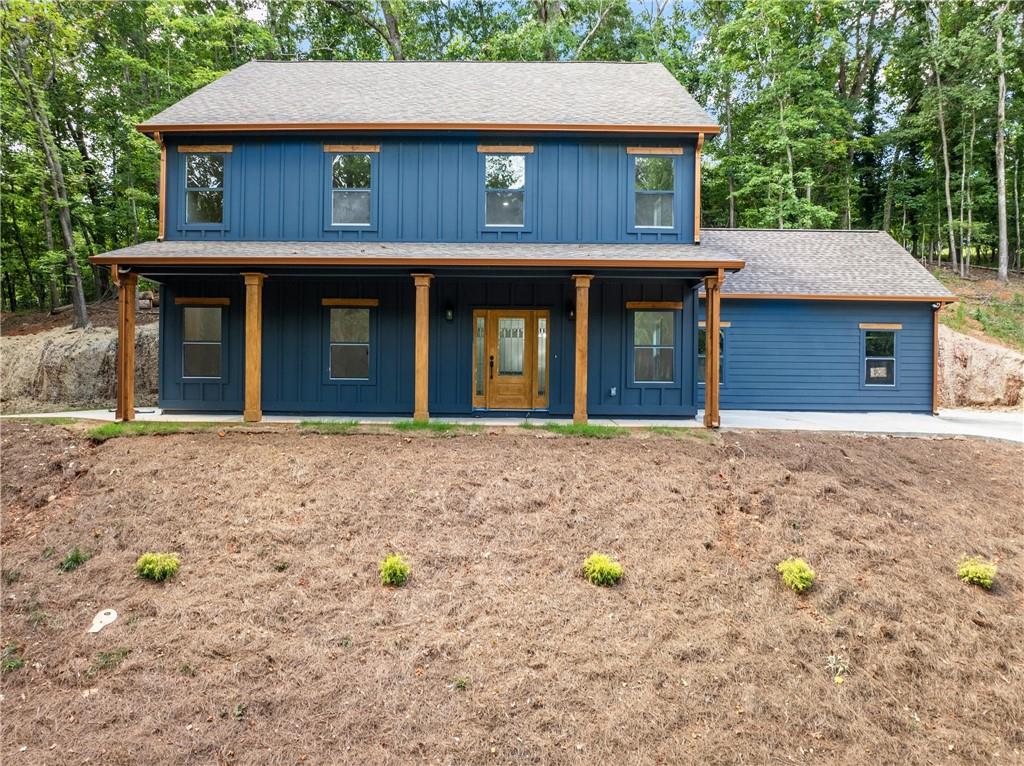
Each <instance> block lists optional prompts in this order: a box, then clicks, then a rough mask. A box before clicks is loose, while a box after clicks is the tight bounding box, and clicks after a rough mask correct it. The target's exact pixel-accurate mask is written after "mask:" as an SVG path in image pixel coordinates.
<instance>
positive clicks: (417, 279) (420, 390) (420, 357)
mask: <svg viewBox="0 0 1024 766" xmlns="http://www.w3.org/2000/svg"><path fill="white" fill-rule="evenodd" d="M433 278H434V275H433V274H413V275H412V280H413V284H414V285H415V286H416V376H415V377H416V384H415V396H414V404H413V411H412V419H413V420H417V421H427V420H429V419H430V409H429V404H428V403H429V401H430V282H431V280H432V279H433Z"/></svg>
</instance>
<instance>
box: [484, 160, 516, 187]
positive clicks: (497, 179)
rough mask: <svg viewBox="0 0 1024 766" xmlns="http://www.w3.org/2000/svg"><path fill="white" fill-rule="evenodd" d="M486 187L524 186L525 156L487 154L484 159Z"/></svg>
mask: <svg viewBox="0 0 1024 766" xmlns="http://www.w3.org/2000/svg"><path fill="white" fill-rule="evenodd" d="M484 164H485V166H486V180H485V183H484V185H485V186H486V187H487V188H488V189H522V188H523V187H524V186H526V157H524V156H523V155H522V154H488V155H487V158H486V160H484Z"/></svg>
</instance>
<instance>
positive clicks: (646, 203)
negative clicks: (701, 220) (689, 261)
mask: <svg viewBox="0 0 1024 766" xmlns="http://www.w3.org/2000/svg"><path fill="white" fill-rule="evenodd" d="M675 188H676V160H675V158H674V157H643V156H638V157H636V158H635V160H634V165H633V193H634V194H635V195H636V196H635V200H634V203H635V204H634V211H635V213H634V221H633V225H634V226H636V227H638V228H640V227H644V228H652V229H671V228H674V227H675V219H674V216H673V210H674V209H675Z"/></svg>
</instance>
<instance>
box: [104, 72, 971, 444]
mask: <svg viewBox="0 0 1024 766" xmlns="http://www.w3.org/2000/svg"><path fill="white" fill-rule="evenodd" d="M139 130H141V131H142V132H144V133H146V134H147V135H150V136H152V137H153V139H154V140H156V141H157V142H158V143H159V144H160V149H161V160H160V169H161V172H160V222H159V226H160V236H159V239H158V240H157V241H155V242H147V243H144V244H141V245H137V246H133V247H128V248H124V249H121V250H116V251H113V252H110V253H106V254H104V255H101V256H97V257H95V258H94V259H93V261H94V262H96V263H102V264H109V265H111V266H112V267H114V271H116V274H117V277H118V281H119V284H120V295H121V309H122V310H121V314H122V318H121V322H120V325H119V326H120V332H121V340H122V343H121V344H120V347H121V351H120V353H119V358H118V373H119V377H118V379H119V385H118V415H119V417H121V418H123V419H131V418H132V416H133V392H132V390H133V375H134V372H133V370H134V350H133V344H132V343H131V342H127V340H128V339H130V338H132V337H134V291H135V286H136V283H137V279H138V277H139V276H140V275H141V276H144V277H146V278H148V279H151V280H155V281H156V282H158V283H159V284H160V286H161V303H160V307H161V308H160V375H159V379H160V393H159V404H160V407H162V408H163V409H165V410H188V411H213V410H220V411H238V412H243V413H244V417H245V419H246V420H249V421H256V420H259V419H260V418H261V417H262V413H264V412H273V413H309V414H320V415H335V414H336V415H348V416H356V417H358V416H360V415H370V414H374V415H394V416H406V417H407V416H410V415H411V416H413V417H414V418H417V419H425V418H428V417H430V416H433V415H438V416H463V417H465V416H473V415H474V414H480V413H489V414H513V413H519V414H523V413H536V414H538V415H539V416H544V415H550V416H552V417H566V416H572V417H573V418H574V420H575V421H576V422H585V421H586V419H587V417H588V416H602V417H645V418H669V417H679V418H686V417H693V416H694V415H695V414H696V413H697V411H698V409H699V408H702V407H703V408H704V409H705V418H704V422H705V424H706V425H709V426H716V425H718V411H719V406H720V405H721V406H726V407H733V408H744V409H790V410H903V411H911V410H917V411H930V410H932V409H933V408H934V407H935V373H936V363H935V355H936V349H937V314H936V311H937V308H938V307H939V306H940V305H941V304H942V303H943V302H946V301H950V300H952V296H951V295H950V293H949V292H948V291H946V290H945V289H944V288H943V287H942V286H941V285H940V284H939V283H938V282H937V281H936V280H935V279H934V278H933V277H932V276H931V275H930V274H929V273H928V272H927V271H926V270H925V269H924V268H922V267H921V266H920V265H919V264H918V263H917V262H916V261H915V260H913V259H912V258H911V257H910V256H909V255H908V254H907V253H906V252H905V251H904V250H903V249H902V248H901V247H899V245H898V244H897V243H896V242H894V241H893V240H892V239H891V238H890V237H889V236H888V235H887V234H885V233H882V232H848V231H744V230H704V231H702V230H701V226H700V219H701V216H700V167H701V148H702V145H703V142H704V139H705V137H707V136H710V135H713V134H716V133H718V130H719V128H718V126H717V125H716V124H715V122H714V120H712V119H711V117H710V116H709V115H708V114H707V113H705V112H704V110H703V109H701V107H700V106H699V105H698V104H697V103H696V102H695V101H694V100H693V98H692V97H691V96H690V94H689V93H687V92H686V90H685V89H683V88H682V87H681V86H680V85H679V84H678V83H677V82H676V81H675V79H674V78H673V77H672V76H671V75H670V74H669V72H668V71H667V70H666V69H665V68H664V67H662V66H661V65H660V64H645V63H627V64H614V63H472V62H393V63H392V62H389V63H384V62H312V61H311V62H252V63H250V64H246V65H245V66H242V67H240V68H238V69H236V70H235V71H233V72H231V73H229V74H227V75H225V76H224V77H222V78H220V79H219V80H217V81H216V82H213V83H211V84H210V85H207V86H206V87H204V88H202V89H200V90H199V91H197V92H196V93H194V94H192V95H191V96H189V97H187V98H185V99H183V100H182V101H180V102H178V103H177V104H175V105H174V106H172V107H170V108H169V109H167V110H165V111H163V112H161V113H160V114H158V115H156V116H155V117H153V118H152V119H151V120H149V121H148V122H146V123H144V124H142V125H140V126H139Z"/></svg>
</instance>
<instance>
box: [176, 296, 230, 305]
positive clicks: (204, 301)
mask: <svg viewBox="0 0 1024 766" xmlns="http://www.w3.org/2000/svg"><path fill="white" fill-rule="evenodd" d="M174 305H175V306H230V305H231V299H230V298H185V297H180V298H175V299H174Z"/></svg>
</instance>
